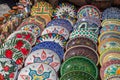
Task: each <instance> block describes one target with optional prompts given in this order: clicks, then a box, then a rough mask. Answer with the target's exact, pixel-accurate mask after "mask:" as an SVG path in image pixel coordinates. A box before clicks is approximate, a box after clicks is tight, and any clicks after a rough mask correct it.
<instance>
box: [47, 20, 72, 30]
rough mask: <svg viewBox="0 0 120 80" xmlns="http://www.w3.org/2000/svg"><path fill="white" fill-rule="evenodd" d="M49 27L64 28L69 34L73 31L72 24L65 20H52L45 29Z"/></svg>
mask: <svg viewBox="0 0 120 80" xmlns="http://www.w3.org/2000/svg"><path fill="white" fill-rule="evenodd" d="M49 26H53V27H54V26H59V27H61V26H62V27H64V28H66V29H67V30H68V31H69V32H72V30H73V27H72V24H71V23H70V22H69V21H68V20H65V19H53V20H52V21H50V22H49V23H48V24H47V26H46V27H49Z"/></svg>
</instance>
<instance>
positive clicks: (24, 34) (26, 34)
mask: <svg viewBox="0 0 120 80" xmlns="http://www.w3.org/2000/svg"><path fill="white" fill-rule="evenodd" d="M12 38H20V39H25V40H27V41H29V42H30V44H31V45H32V46H33V45H34V44H35V42H36V35H35V34H34V33H32V32H30V31H25V30H19V31H15V32H13V33H12V34H11V35H9V36H8V38H7V40H9V39H12Z"/></svg>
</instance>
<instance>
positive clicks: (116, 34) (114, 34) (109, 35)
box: [98, 31, 120, 43]
mask: <svg viewBox="0 0 120 80" xmlns="http://www.w3.org/2000/svg"><path fill="white" fill-rule="evenodd" d="M109 38H116V39H120V33H119V32H116V31H107V32H104V33H102V34H101V35H100V36H99V38H98V42H99V43H100V42H101V41H103V40H105V39H109Z"/></svg>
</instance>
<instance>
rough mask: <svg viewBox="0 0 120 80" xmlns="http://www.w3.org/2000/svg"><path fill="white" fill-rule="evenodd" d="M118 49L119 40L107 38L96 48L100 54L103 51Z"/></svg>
mask: <svg viewBox="0 0 120 80" xmlns="http://www.w3.org/2000/svg"><path fill="white" fill-rule="evenodd" d="M119 47H120V39H116V38H107V39H104V40H103V41H101V42H100V44H99V46H98V52H99V53H100V54H101V53H102V52H103V51H104V50H105V49H108V48H119Z"/></svg>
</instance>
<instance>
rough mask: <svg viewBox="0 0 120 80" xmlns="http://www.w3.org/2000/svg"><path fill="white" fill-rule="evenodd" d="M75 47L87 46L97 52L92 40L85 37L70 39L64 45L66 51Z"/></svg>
mask: <svg viewBox="0 0 120 80" xmlns="http://www.w3.org/2000/svg"><path fill="white" fill-rule="evenodd" d="M77 45H85V46H89V47H91V48H92V49H94V50H96V51H97V44H96V43H95V42H94V41H93V40H91V39H89V38H87V37H77V38H73V39H70V40H69V41H68V42H67V44H66V50H67V49H69V48H71V47H73V46H77Z"/></svg>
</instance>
